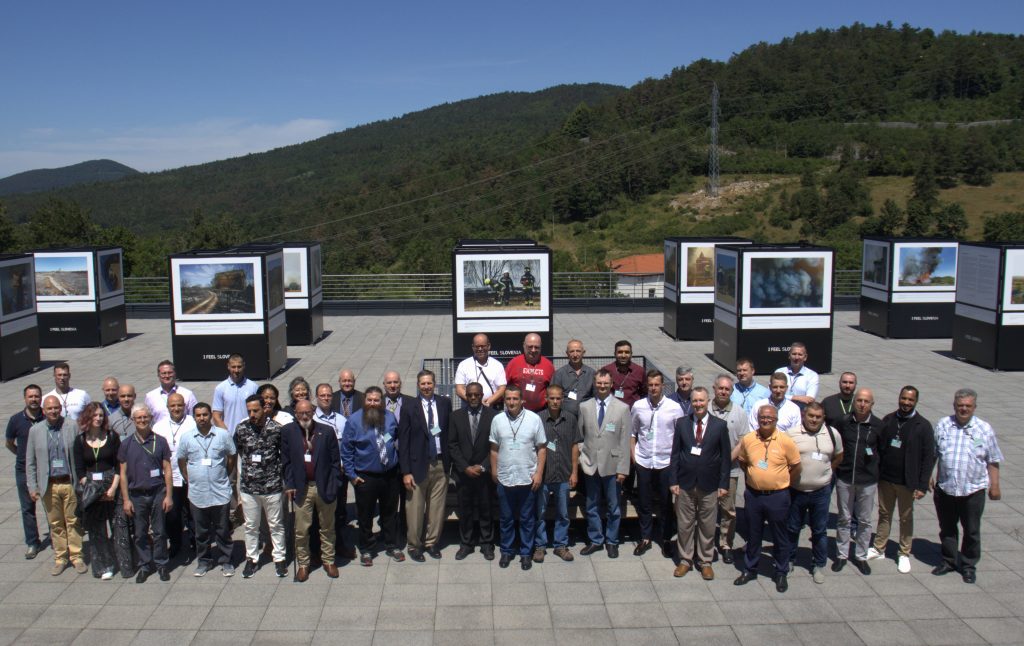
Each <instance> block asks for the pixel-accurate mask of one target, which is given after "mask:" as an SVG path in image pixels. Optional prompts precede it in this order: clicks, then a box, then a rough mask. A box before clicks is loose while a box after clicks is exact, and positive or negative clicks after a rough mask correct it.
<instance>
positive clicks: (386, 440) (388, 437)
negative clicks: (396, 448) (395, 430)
mask: <svg viewBox="0 0 1024 646" xmlns="http://www.w3.org/2000/svg"><path fill="white" fill-rule="evenodd" d="M384 441H385V442H390V441H391V433H385V434H384Z"/></svg>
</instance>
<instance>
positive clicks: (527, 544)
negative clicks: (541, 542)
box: [498, 483, 537, 556]
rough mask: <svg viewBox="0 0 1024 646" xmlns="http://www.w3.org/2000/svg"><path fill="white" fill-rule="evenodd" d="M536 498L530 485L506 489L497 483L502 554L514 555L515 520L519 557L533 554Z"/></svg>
mask: <svg viewBox="0 0 1024 646" xmlns="http://www.w3.org/2000/svg"><path fill="white" fill-rule="evenodd" d="M536 498H537V496H536V495H535V494H534V492H533V490H531V489H530V485H522V486H520V487H506V486H504V485H502V484H501V483H498V509H499V510H500V512H501V520H500V522H499V525H500V527H501V553H502V554H515V544H516V520H518V521H519V555H520V556H530V555H531V554H533V534H534V531H535V530H534V513H533V506H534V500H536Z"/></svg>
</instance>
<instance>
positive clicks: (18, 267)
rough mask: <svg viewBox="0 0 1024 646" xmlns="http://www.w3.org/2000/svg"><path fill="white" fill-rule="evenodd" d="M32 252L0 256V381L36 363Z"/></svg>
mask: <svg viewBox="0 0 1024 646" xmlns="http://www.w3.org/2000/svg"><path fill="white" fill-rule="evenodd" d="M34 265H35V262H34V258H33V257H32V254H28V253H19V254H5V255H0V380H3V381H7V380H8V379H13V378H14V377H17V376H19V375H23V374H25V373H26V372H30V371H31V370H33V369H35V368H36V367H38V366H39V327H38V318H37V315H36V290H35V269H34Z"/></svg>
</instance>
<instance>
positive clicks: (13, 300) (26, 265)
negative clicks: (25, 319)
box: [0, 258, 36, 321]
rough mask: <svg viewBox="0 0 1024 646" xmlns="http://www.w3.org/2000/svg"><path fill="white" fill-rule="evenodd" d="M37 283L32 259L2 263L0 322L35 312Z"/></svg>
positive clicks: (0, 275)
mask: <svg viewBox="0 0 1024 646" xmlns="http://www.w3.org/2000/svg"><path fill="white" fill-rule="evenodd" d="M35 291H36V290H35V281H34V280H33V274H32V258H18V259H14V260H6V261H3V262H2V263H0V321H8V320H10V319H13V318H18V317H19V316H24V315H25V314H27V313H30V312H33V311H35V307H36V300H35V297H36V294H35Z"/></svg>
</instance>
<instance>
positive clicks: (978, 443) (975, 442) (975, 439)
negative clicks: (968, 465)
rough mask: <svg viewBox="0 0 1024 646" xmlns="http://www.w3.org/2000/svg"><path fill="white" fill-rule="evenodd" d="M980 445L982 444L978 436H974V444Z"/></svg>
mask: <svg viewBox="0 0 1024 646" xmlns="http://www.w3.org/2000/svg"><path fill="white" fill-rule="evenodd" d="M981 445H982V442H981V438H980V437H976V438H974V446H981Z"/></svg>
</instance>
